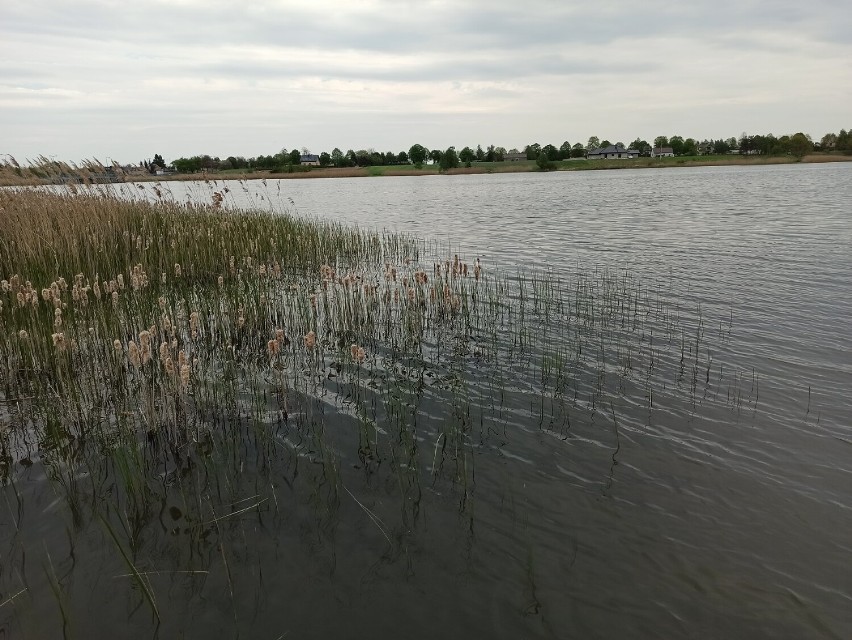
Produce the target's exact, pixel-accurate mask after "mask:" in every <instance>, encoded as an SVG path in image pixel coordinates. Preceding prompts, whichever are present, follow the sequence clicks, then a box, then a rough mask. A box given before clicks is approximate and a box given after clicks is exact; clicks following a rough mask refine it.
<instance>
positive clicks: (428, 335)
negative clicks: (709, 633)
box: [0, 184, 757, 626]
mask: <svg viewBox="0 0 852 640" xmlns="http://www.w3.org/2000/svg"><path fill="white" fill-rule="evenodd" d="M210 189H211V192H210V194H209V200H208V202H209V204H205V205H191V206H188V205H185V204H179V203H175V202H173V201H170V200H169V198H168V197H159V194H158V197H157V198H156V200H157V201H156V202H150V201H149V200H148V199H147V198H144V199H143V198H140V199H136V200H128V199H127V198H126V194H116V193H115V192H110V191H109V190H98V191H94V190H86V189H84V190H79V189H74V190H73V192H72V191H65V192H63V193H55V192H48V191H39V190H32V189H16V190H0V219H2V222H3V225H4V233H3V235H2V237H0V275H2V282H0V458H2V461H0V462H2V463H1V464H0V480H2V481H3V482H4V483H8V484H9V485H10V486H12V487H13V488H14V491H15V495H19V494H18V488H17V484H16V483H20V477H21V474H22V473H23V472H24V471H25V470H26V469H29V467H30V466H32V465H34V464H39V465H41V466H42V467H43V470H44V474H45V476H46V477H47V478H48V479H49V480H50V481H51V483H52V486H54V487H55V488H56V491H57V492H58V493H59V495H61V496H63V498H64V501H65V503H66V504H67V507H68V511H69V513H71V514H72V519H73V521H74V522H75V526H77V527H80V528H85V527H86V526H88V525H87V523H89V524H91V523H96V524H97V523H101V522H102V523H103V525H104V527H103V529H104V533H103V540H104V541H105V544H107V545H108V548H110V547H111V548H113V550H114V551H116V553H115V554H114V556H115V557H116V558H117V559H119V560H120V563H119V564H120V565H123V566H124V568H125V573H126V574H127V575H129V576H131V577H132V580H133V581H134V583H135V585H136V588H137V590H136V596H135V597H136V598H137V599H138V601H139V603H140V604H141V603H147V604H146V607H147V609H148V610H149V611H150V613H151V615H152V617H154V618H159V617H160V616H161V615H167V612H166V611H165V610H164V603H163V602H162V601H159V602H158V600H157V595H158V594H157V588H156V584H155V583H152V582H151V581H150V579H149V578H148V577H146V576H147V575H148V574H146V570H153V569H154V568H156V567H154V566H152V563H153V562H154V561H153V560H152V555H151V554H152V553H153V551H152V549H156V548H159V546H160V545H161V544H162V542H161V535H162V534H161V533H160V527H161V523H162V522H163V521H164V519H165V520H169V519H168V518H165V516H164V515H163V510H164V509H165V507H164V506H163V505H166V504H171V505H172V506H171V507H170V510H169V514H170V516H171V520H172V521H173V526H174V527H175V528H176V529H177V531H183V532H185V534H186V536H187V539H188V540H189V541H190V542H189V544H190V547H191V548H192V549H195V550H197V551H200V550H201V549H204V548H206V546H207V545H209V544H210V541H211V540H213V539H216V540H218V544H219V549H218V552H217V554H213V555H211V554H208V553H204V554H200V555H198V556H196V555H195V554H190V556H189V558H187V557H185V555H182V554H179V553H178V554H176V556H174V557H176V558H177V559H175V560H174V564H173V566H171V568H170V570H171V571H172V572H173V575H176V574H174V572H179V573H180V575H181V576H182V577H181V579H182V580H183V579H187V580H190V581H195V580H205V579H206V578H204V577H203V576H205V575H207V573H206V572H209V571H210V570H211V567H214V566H219V565H218V564H217V563H218V562H219V561H221V563H222V564H221V566H222V567H224V569H225V573H224V574H222V575H225V576H226V577H227V581H228V589H229V590H230V593H231V597H232V599H233V596H234V592H233V585H232V584H231V580H232V574H231V570H230V568H228V559H227V558H228V549H229V547H228V545H231V544H237V542H235V540H236V539H239V536H240V535H244V532H242V534H240V531H241V529H240V526H241V524H240V523H241V522H242V518H244V517H245V515H246V514H253V515H254V516H255V517H258V518H264V517H272V518H274V517H276V516H275V515H274V514H278V513H279V509H280V508H281V507H280V506H279V502H278V493H277V491H276V488H275V487H276V484H277V483H280V479H281V478H282V477H283V478H284V480H285V482H287V483H288V484H289V483H293V482H295V479H296V477H297V476H300V477H301V478H302V482H303V483H304V486H305V487H307V489H306V492H305V494H304V500H305V503H306V504H309V505H310V506H311V508H312V509H313V510H314V512H315V515H316V522H317V523H319V524H317V532H318V533H317V535H319V536H322V535H325V534H323V533H321V532H323V531H326V530H327V526H332V525H329V524H328V523H333V522H334V521H335V519H339V518H340V517H342V516H341V515H340V514H341V512H343V511H345V509H346V506H345V505H348V506H349V507H351V508H352V509H355V510H356V513H359V514H360V515H361V516H363V517H368V518H369V522H370V527H371V529H372V530H373V532H374V535H375V536H376V538H377V540H379V541H381V544H383V545H387V548H388V550H389V551H388V553H390V554H394V553H402V551H401V550H403V549H405V548H406V544H407V543H406V540H407V536H408V535H410V532H411V531H412V530H415V529H416V527H417V523H418V519H419V518H420V515H421V502H422V499H423V494H424V490H425V489H426V488H427V487H428V488H431V489H433V490H435V491H440V492H442V493H444V494H446V495H452V496H455V498H456V499H457V501H458V508H459V511H460V513H469V512H470V511H471V510H472V500H473V497H474V494H475V489H476V473H475V467H476V459H477V456H480V455H482V454H485V453H488V452H489V451H497V450H499V449H500V448H501V447H503V446H504V445H505V444H506V443H507V442H509V441H512V440H517V439H519V438H523V437H524V436H523V434H524V433H525V432H527V431H528V430H529V429H530V428H535V429H537V430H539V431H541V432H543V433H546V434H549V435H552V436H554V437H555V438H562V439H566V438H570V437H571V436H572V433H573V431H572V430H576V429H578V428H579V427H578V425H587V426H588V425H589V424H593V423H594V420H595V419H597V420H598V421H599V422H600V424H601V425H602V426H601V428H600V429H599V434H598V437H600V438H601V439H602V440H605V441H607V442H609V441H612V448H613V449H615V450H616V451H617V449H616V446H620V443H618V445H617V440H618V434H619V429H622V430H624V429H628V430H629V429H640V428H642V427H643V424H642V422H641V420H639V419H638V418H636V417H635V416H636V415H647V420H648V422H650V421H651V416H652V414H653V411H654V405H655V402H656V401H657V400H655V398H659V397H660V396H663V397H665V396H667V395H668V396H672V395H677V396H678V397H679V398H682V399H684V402H686V403H687V404H689V403H691V404H692V406H693V407H694V406H695V405H696V403H701V402H705V401H719V400H721V401H723V402H726V403H727V404H729V405H730V406H731V407H733V408H741V407H742V406H743V404H746V405H753V404H754V403H756V401H757V390H756V380H755V379H754V378H753V379H752V381H751V389H750V390H749V389H747V387H748V381H746V380H744V379H743V377H742V375H741V374H739V373H736V374H734V377H733V379H732V378H731V376H730V375H728V374H727V372H723V371H722V370H721V369H717V368H716V364H715V363H714V359H713V353H712V349H713V348H715V347H714V345H713V343H711V340H710V339H709V338H714V339H715V344H716V345H718V344H720V343H724V341H725V338H726V334H728V333H729V332H730V326H729V323H728V322H727V319H718V330H717V326H716V321H715V320H714V324H713V328H712V330H711V329H710V327H708V325H707V321H706V320H705V319H704V318H703V316H702V314H701V312H700V310H698V311H697V312H690V313H686V312H685V311H684V310H682V309H681V308H680V303H679V302H678V297H677V294H676V291H673V290H672V289H669V288H666V287H665V286H663V285H655V286H646V285H645V283H643V282H642V281H641V280H640V279H638V278H637V277H635V276H634V275H632V274H630V273H629V272H626V271H619V272H613V271H609V270H592V271H590V272H578V273H577V274H576V276H575V277H574V278H573V279H570V280H563V279H560V278H558V277H556V276H555V275H553V274H552V273H550V272H548V271H546V270H540V269H535V268H534V267H533V268H530V269H528V270H524V271H518V272H516V273H507V272H502V271H499V270H495V269H493V268H488V267H487V266H486V265H483V264H481V263H480V261H479V260H478V259H476V258H475V257H473V258H467V257H465V256H459V255H458V254H455V253H451V254H449V255H440V256H439V255H438V254H436V253H435V247H434V246H431V245H428V244H426V243H424V242H422V241H420V240H417V239H414V238H409V237H405V236H401V235H397V234H389V233H378V232H372V231H363V230H358V229H352V228H346V227H342V226H339V225H335V224H329V223H321V222H318V221H313V220H305V219H302V218H298V217H294V216H291V215H288V214H287V213H286V212H282V211H265V212H256V211H255V212H248V211H232V210H228V209H227V208H224V207H223V202H226V200H227V191H226V188H225V187H223V186H220V185H216V184H212V185H211V187H210ZM708 334H709V335H708ZM626 406H630V407H632V408H633V409H635V408H636V407H640V408H641V411H636V410H632V411H631V416H632V417H630V418H628V417H627V416H618V417H616V415H615V412H616V410H617V409H616V408H615V407H618V410H620V408H621V407H626ZM613 428H614V436H613ZM614 459H615V454H613V460H614ZM300 461H301V462H300ZM353 469H357V471H355V472H354V473H357V474H360V475H362V477H363V478H365V482H366V485H365V486H366V487H367V489H366V490H367V491H373V490H378V489H377V487H382V489H381V491H383V492H385V494H387V495H389V496H393V498H394V501H395V503H396V507H394V508H393V509H390V510H388V509H385V510H384V511H381V512H380V511H379V510H377V509H378V507H377V506H376V505H375V504H373V503H370V502H368V501H365V499H359V498H358V497H356V493H357V492H358V491H359V489H363V485H362V486H357V487H355V485H353V480H352V478H353V476H352V474H353ZM248 471H250V472H251V473H247V472H248ZM350 487H355V492H353V491H352V490H351V489H350ZM371 487H372V489H371ZM362 498H363V494H362ZM158 512H159V515H157V513H158ZM263 514H267V515H266V516H264V515H263ZM269 514H273V515H269ZM352 517H354V516H352ZM322 523H326V524H322ZM98 526H99V525H98ZM229 532H231V533H229ZM406 532H409V533H406ZM232 534H233V535H232ZM235 536H236V537H235ZM22 544H23V543H22V542H20V540H17V541H16V542H15V543H14V544H13V545H12V547H13V548H12V549H11V550H10V555H12V556H14V555H15V553H18V552H20V553H22V552H23V550H24V547H23V546H19V547H15V545H22ZM170 557H171V556H170ZM193 558H194V559H193ZM199 558H200V559H199ZM185 572H190V573H191V574H192V577H189V578H188V577H186V575H185ZM50 575H52V574H50ZM4 579H7V580H11V582H10V585H9V590H10V591H12V590H14V587H15V586H16V583H15V580H14V579H10V578H9V577H8V576H6V577H5V578H4ZM54 582H55V581H53V582H50V584H51V585H53V583H54ZM199 588H200V587H199ZM5 590H6V589H4V591H5ZM234 606H235V607H236V605H234ZM62 611H64V605H63V608H62ZM234 615H235V618H236V616H237V614H236V610H235V612H234ZM63 624H64V613H63ZM238 626H239V625H238Z"/></svg>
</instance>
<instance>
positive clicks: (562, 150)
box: [559, 140, 571, 160]
mask: <svg viewBox="0 0 852 640" xmlns="http://www.w3.org/2000/svg"><path fill="white" fill-rule="evenodd" d="M570 157H571V143H570V142H568V141H567V140H566V141H565V142H563V143H562V144H561V145H560V146H559V159H560V160H567V159H568V158H570Z"/></svg>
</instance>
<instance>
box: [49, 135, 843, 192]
mask: <svg viewBox="0 0 852 640" xmlns="http://www.w3.org/2000/svg"><path fill="white" fill-rule="evenodd" d="M812 152H822V153H838V154H845V155H849V154H852V135H850V132H849V131H847V130H845V129H841V131H840V132H839V133H837V134H834V133H828V134H826V135H825V136H823V137H822V139H820V140H819V141H814V140H812V139H811V137H810V136H808V135H806V134H803V133H795V134H793V135H789V136H787V135H785V136H780V137H775V136H773V135H772V134H767V135H748V134H745V133H744V134H742V136H740V137H739V138H733V137H732V138H728V139H719V140H703V141H701V142H698V141H697V140H695V139H693V138H686V139H684V138H682V137H680V136H672V137H671V138H668V137H666V136H658V137H657V138H655V139H654V141H653V142H652V143H649V142H647V141H645V140H642V139H640V138H637V139H636V140H634V141H633V142H631V143H630V144H629V145H625V144H624V143H622V142H616V143H611V142H610V141H609V140H600V139H599V138H597V137H594V136H593V137H591V138H589V140H588V141H587V142H586V144H582V143H579V142H577V143H574V144H570V143H569V142H568V141H565V142H563V143H562V144H561V145H560V146H558V147H557V146H556V145H552V144H547V145H543V146H542V145H540V144H538V143H533V144H529V145H526V146H525V147H524V148H523V149H516V148H515V149H508V150H507V149H505V148H504V147H498V146H495V145H490V146H488V147H485V148H483V147H482V146H481V145H478V146H477V147H476V148H475V149H474V148H472V147H464V148H463V149H461V151H457V150H456V148H455V147H449V148H448V149H444V150H441V149H427V148H426V147H424V146H423V145H420V144H414V145H412V146H411V147H410V148H409V149H408V151H400V152H398V153H394V152H392V151H387V152H385V153H382V152H378V151H376V150H374V149H360V150H357V151H355V150H352V149H349V150H348V151H346V152H343V151H342V150H340V149H339V148H335V149H333V150H332V151H331V152H322V153H319V154H315V153H311V152H310V151H309V150H308V149H307V148H305V147H302V148H301V149H293V150H290V151H288V150H287V149H281V151H279V152H278V153H276V154H272V155H259V156H256V157H251V158H245V157H242V156H240V157H235V156H229V157H227V158H224V159H220V158H219V157H216V156H210V155H206V154H204V155H197V156H192V157H190V158H178V159H176V160H173V161H172V162H170V163H167V162H166V161H165V159H164V158H163V157H162V156H161V155H160V154H155V155H154V158H153V159H152V160H143V161H140V162H139V163H138V164H120V163H112V164H110V165H106V166H102V165H100V163H90V164H87V165H86V166H85V167H82V168H80V167H76V168H75V169H74V171H61V172H59V173H56V172H52V176H51V181H53V182H57V183H80V182H94V183H110V182H123V181H125V180H132V179H133V178H137V177H141V176H144V175H153V176H169V175H174V174H193V173H216V172H219V171H229V170H230V171H246V172H252V171H257V170H265V171H269V172H287V173H292V172H301V171H310V170H311V169H313V168H331V167H336V168H345V167H358V168H364V167H375V166H391V167H393V166H401V165H414V166H415V167H417V168H420V167H423V166H437V168H438V169H439V170H449V169H453V168H456V167H461V166H464V167H471V166H473V165H474V163H478V164H480V165H481V166H486V167H487V166H488V165H487V164H485V163H503V162H506V163H513V162H517V163H535V164H536V165H537V166H538V168H540V169H542V170H548V169H555V168H558V165H557V164H556V163H558V162H563V161H571V160H580V161H595V160H631V159H636V158H643V157H645V158H674V157H700V156H731V155H749V156H754V155H767V156H769V155H792V156H795V157H796V158H797V159H800V158H802V157H803V156H804V155H806V154H809V153H812ZM533 168H535V167H534V166H533Z"/></svg>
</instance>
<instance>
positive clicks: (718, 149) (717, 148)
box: [713, 139, 731, 155]
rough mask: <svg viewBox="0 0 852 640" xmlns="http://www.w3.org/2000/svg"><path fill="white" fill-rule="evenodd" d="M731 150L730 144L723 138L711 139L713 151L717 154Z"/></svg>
mask: <svg viewBox="0 0 852 640" xmlns="http://www.w3.org/2000/svg"><path fill="white" fill-rule="evenodd" d="M730 150H731V145H729V144H728V143H727V141H725V140H721V139H719V140H714V141H713V153H715V154H718V155H724V154H726V153H728V152H729V151H730Z"/></svg>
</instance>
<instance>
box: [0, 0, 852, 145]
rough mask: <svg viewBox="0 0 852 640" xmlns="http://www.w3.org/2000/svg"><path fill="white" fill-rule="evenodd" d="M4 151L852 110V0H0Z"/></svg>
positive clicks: (748, 122) (615, 135) (409, 140)
mask: <svg viewBox="0 0 852 640" xmlns="http://www.w3.org/2000/svg"><path fill="white" fill-rule="evenodd" d="M0 59H2V60H3V63H2V65H0V154H11V155H13V156H14V157H16V158H17V159H18V160H19V161H23V160H26V159H28V158H34V157H36V156H38V155H46V156H55V157H56V158H58V159H64V160H71V161H79V160H83V159H90V158H97V159H100V160H101V161H107V160H108V159H109V160H118V161H120V162H138V161H140V160H142V159H145V158H151V157H152V156H153V155H154V153H159V154H161V155H163V156H164V157H165V159H166V160H173V159H174V158H177V157H180V156H190V155H195V154H202V153H209V154H210V155H213V156H220V157H222V158H224V157H226V156H229V155H236V156H239V155H243V156H255V155H258V154H272V153H276V152H277V151H279V150H280V149H281V148H282V147H286V148H287V149H293V148H302V147H307V148H308V149H310V150H311V151H313V152H315V153H318V152H320V151H324V150H325V151H331V149H332V148H333V147H340V148H341V149H342V150H343V151H346V150H347V149H350V148H351V149H356V150H357V149H363V148H375V149H377V150H379V151H394V152H398V151H400V150H403V149H405V150H407V149H408V148H409V147H410V146H411V145H412V144H413V143H415V142H417V143H420V144H423V145H424V146H426V147H430V148H432V147H436V148H446V147H448V146H449V145H455V146H456V147H458V148H461V147H463V146H465V145H470V146H475V145H476V144H482V145H483V147H484V146H486V145H488V144H495V145H497V146H504V147H506V148H511V147H519V148H521V147H523V145H525V144H528V143H532V142H539V143H540V144H542V145H544V144H548V143H552V144H555V145H557V146H558V145H560V144H561V143H562V142H563V141H565V140H568V141H569V142H571V143H572V144H573V143H575V142H578V141H579V142H583V143H585V142H586V140H588V138H589V136H592V135H594V136H598V137H600V138H601V139H609V140H611V141H612V142H615V141H623V142H627V143H629V142H630V141H632V140H633V139H634V138H636V137H637V136H640V137H642V138H646V139H648V140H652V139H653V137H654V136H657V135H668V136H671V135H675V134H677V135H682V136H684V137H694V138H698V139H703V138H719V137H724V138H728V137H731V136H739V135H740V134H741V133H742V132H744V131H745V132H748V133H774V134H775V135H782V134H785V133H794V132H796V131H803V132H805V133H809V134H811V135H812V136H814V138H816V139H819V138H820V137H822V135H823V134H825V133H827V132H830V131H831V132H837V131H839V130H840V129H841V128H850V127H852V106H850V105H852V2H850V1H849V0H809V1H807V2H803V1H802V0H642V1H641V2H640V1H638V0H596V1H594V2H593V1H590V0H525V1H523V0H510V1H508V2H504V1H503V0H487V1H480V0H448V1H444V0H417V1H410V0H347V1H337V0H310V1H307V0H300V1H296V0H245V1H242V2H240V1H235V0H226V1H220V0H133V1H130V2H126V1H125V2H118V1H117V0H2V3H0Z"/></svg>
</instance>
